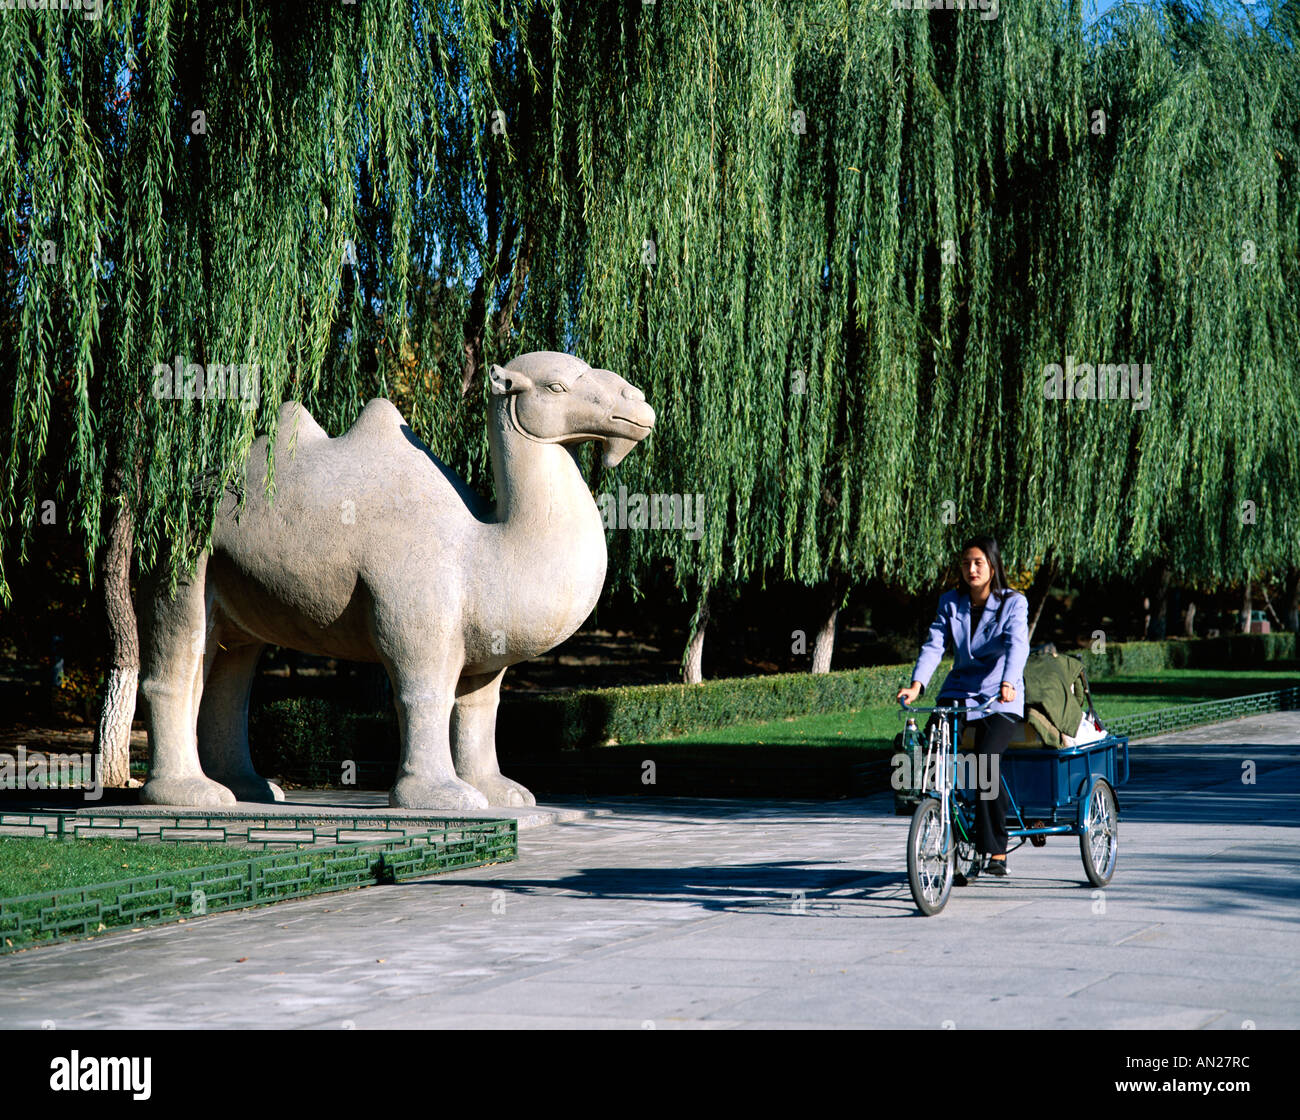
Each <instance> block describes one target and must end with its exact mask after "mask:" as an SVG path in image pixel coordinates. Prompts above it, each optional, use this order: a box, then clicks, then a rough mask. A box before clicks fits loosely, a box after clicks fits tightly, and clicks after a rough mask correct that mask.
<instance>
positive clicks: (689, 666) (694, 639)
mask: <svg viewBox="0 0 1300 1120" xmlns="http://www.w3.org/2000/svg"><path fill="white" fill-rule="evenodd" d="M708 624H709V585H708V584H707V583H705V584H704V586H703V587H702V588H701V589H700V597H699V600H698V602H697V605H696V607H695V615H694V617H692V619H691V628H690V636H689V637H688V638H687V640H686V653H685V654H684V655H683V657H682V681H683V682H684V683H686V684H699V683H700V682H701V681H702V680H704V671H703V667H704V631H705V628H706V627H707V626H708Z"/></svg>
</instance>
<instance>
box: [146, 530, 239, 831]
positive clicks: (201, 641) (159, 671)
mask: <svg viewBox="0 0 1300 1120" xmlns="http://www.w3.org/2000/svg"><path fill="white" fill-rule="evenodd" d="M206 575H207V555H206V554H204V555H203V556H202V557H200V559H199V564H198V568H197V570H196V571H195V573H194V576H193V577H192V578H191V579H188V580H181V581H180V582H179V583H178V584H177V586H176V594H175V595H173V596H170V597H168V596H167V594H166V589H165V587H159V586H156V585H154V584H150V583H146V585H145V586H144V587H142V589H141V590H142V594H141V601H142V605H143V609H142V611H141V615H140V644H141V655H142V657H141V660H142V666H141V667H142V669H143V672H142V674H141V679H140V693H141V695H142V696H143V697H144V699H145V702H146V704H147V707H148V711H147V712H146V726H147V727H148V730H149V754H150V763H149V780H148V781H147V782H145V784H144V788H143V789H141V790H140V801H141V803H142V804H145V805H184V806H192V807H196V808H215V807H217V806H220V805H233V804H234V803H235V795H234V794H233V793H231V791H230V790H228V789H227V788H226V787H225V786H223V785H221V784H220V783H218V782H214V781H212V779H210V778H208V777H206V776H204V773H203V768H202V767H201V766H200V764H199V751H198V739H197V736H196V726H197V715H198V713H197V710H196V709H197V706H198V698H199V696H200V695H201V693H202V689H203V662H204V656H203V654H204V647H205V645H206V643H207V638H208V633H209V630H208V603H207V601H206V595H205V593H204V585H205V581H206Z"/></svg>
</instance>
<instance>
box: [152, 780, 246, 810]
mask: <svg viewBox="0 0 1300 1120" xmlns="http://www.w3.org/2000/svg"><path fill="white" fill-rule="evenodd" d="M234 803H235V795H234V794H233V793H231V792H230V790H228V789H227V788H226V787H225V786H223V785H222V784H221V783H220V782H214V781H212V780H211V779H210V778H205V777H203V776H201V775H199V776H197V777H193V778H150V779H149V780H148V781H147V782H145V784H144V785H143V786H142V787H141V789H140V804H141V805H184V806H186V807H187V808H193V809H218V808H220V807H221V806H222V805H233V804H234Z"/></svg>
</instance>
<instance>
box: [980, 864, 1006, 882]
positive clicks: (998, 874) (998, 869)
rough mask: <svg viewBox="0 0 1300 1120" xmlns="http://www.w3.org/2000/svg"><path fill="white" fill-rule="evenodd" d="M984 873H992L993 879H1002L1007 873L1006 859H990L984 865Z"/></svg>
mask: <svg viewBox="0 0 1300 1120" xmlns="http://www.w3.org/2000/svg"><path fill="white" fill-rule="evenodd" d="M984 874H986V875H992V876H993V878H995V879H1002V878H1005V877H1006V874H1007V861H1006V860H1005V859H990V860H989V861H988V863H987V864H985V865H984Z"/></svg>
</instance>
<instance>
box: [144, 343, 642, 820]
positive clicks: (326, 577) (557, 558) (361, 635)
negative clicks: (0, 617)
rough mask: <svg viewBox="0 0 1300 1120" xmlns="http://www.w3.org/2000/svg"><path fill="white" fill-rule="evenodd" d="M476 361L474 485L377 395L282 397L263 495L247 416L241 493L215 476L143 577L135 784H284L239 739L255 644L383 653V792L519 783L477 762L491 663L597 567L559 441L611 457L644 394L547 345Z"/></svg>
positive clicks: (361, 655) (274, 792)
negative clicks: (146, 759) (332, 429)
mask: <svg viewBox="0 0 1300 1120" xmlns="http://www.w3.org/2000/svg"><path fill="white" fill-rule="evenodd" d="M490 378H491V388H492V396H491V407H490V410H489V412H490V415H489V441H490V447H491V457H492V475H493V480H494V483H495V488H496V496H497V502H496V505H495V506H493V505H489V504H488V503H487V502H486V501H484V500H483V499H482V498H481V497H480V496H479V495H478V494H476V493H474V491H472V490H471V489H470V488H469V487H468V486H467V485H466V484H465V483H464V482H463V481H462V480H461V479H460V478H458V477H457V476H456V475H455V474H453V473H452V471H451V470H450V469H449V468H448V467H447V466H446V465H445V464H443V463H442V462H441V461H439V460H438V459H437V458H436V457H435V456H434V455H433V454H432V452H430V451H429V449H428V448H427V447H425V445H424V444H423V443H421V442H420V440H419V439H417V438H416V436H415V435H414V433H412V431H411V429H410V428H409V427H407V425H406V423H405V421H403V419H402V416H401V414H400V413H399V412H398V411H397V409H396V408H395V407H394V406H393V405H392V404H391V403H390V402H389V401H386V400H372V401H371V402H370V403H369V404H367V405H366V407H365V408H364V409H363V410H362V412H361V415H360V416H359V417H358V418H357V421H356V423H355V424H353V426H352V427H351V429H349V431H348V432H347V433H346V434H345V435H343V436H340V437H338V438H337V439H331V438H329V436H327V435H326V434H325V432H324V430H323V429H322V428H321V427H320V425H318V424H317V423H316V422H315V421H314V420H313V419H312V418H311V416H310V415H308V413H307V411H306V410H305V409H304V408H303V407H302V406H301V405H299V404H296V403H290V404H285V405H284V406H283V407H282V408H281V410H280V419H279V428H278V431H277V435H276V452H275V487H276V492H275V498H274V501H273V503H271V504H268V503H267V500H266V494H265V489H264V484H265V480H266V437H262V438H261V439H259V440H257V441H256V442H255V443H254V444H253V447H252V450H251V451H250V453H249V457H248V461H247V465H246V477H245V486H244V493H245V503H244V508H243V509H242V510H238V509H237V508H236V507H237V501H236V499H235V497H234V496H233V495H232V494H230V493H227V494H226V495H225V497H224V498H223V500H222V503H221V506H220V509H219V511H218V516H217V522H216V527H215V529H214V533H213V539H212V546H211V549H210V550H209V551H208V552H205V553H204V554H203V556H202V557H201V558H200V560H199V563H198V567H197V569H196V570H195V573H194V575H193V576H192V577H191V578H189V579H188V580H186V581H183V582H181V583H180V584H179V585H178V587H177V589H176V593H175V594H174V595H173V596H170V597H169V596H167V595H166V593H165V588H162V589H161V590H159V589H158V588H157V587H156V586H154V585H152V584H146V586H145V587H144V588H143V594H142V596H141V599H142V610H141V619H140V636H141V647H142V648H141V653H142V655H143V656H142V679H141V684H140V692H141V694H142V695H143V697H144V698H145V699H146V700H147V702H148V711H147V713H146V716H147V726H148V731H149V747H150V752H151V756H152V757H151V765H150V777H149V780H148V781H147V782H146V783H145V785H144V788H143V789H142V790H141V793H140V799H141V801H142V802H144V803H147V804H152V805H186V806H219V805H228V804H233V803H234V802H235V801H236V800H240V801H281V800H283V799H284V794H283V792H282V791H281V790H280V788H279V787H278V786H277V785H275V783H273V782H270V781H267V780H266V779H265V778H262V777H260V776H259V775H258V774H257V772H256V771H255V770H254V769H253V766H252V762H251V761H250V759H249V753H248V699H249V693H250V690H251V688H252V684H253V677H254V673H255V671H256V668H257V662H258V657H259V655H260V654H261V652H262V649H263V647H264V646H266V645H267V644H275V645H279V646H285V647H288V648H290V649H297V650H303V651H305V652H308V653H314V654H320V655H323V656H326V657H338V658H344V659H348V660H353V661H370V662H379V663H381V664H382V665H383V666H384V668H385V669H386V670H387V672H388V675H389V678H390V680H391V681H392V685H393V697H394V703H395V705H396V708H397V715H398V723H399V728H400V731H401V761H400V765H399V768H398V775H397V782H396V784H395V785H394V786H393V789H392V791H391V792H390V794H389V804H390V805H393V806H399V807H402V808H418V809H448V810H463V809H477V808H483V807H486V806H488V805H532V804H535V801H534V798H533V795H532V794H531V793H529V792H528V790H526V789H525V788H524V787H523V786H521V785H520V784H519V783H517V782H513V781H511V780H510V779H509V778H507V777H504V776H503V775H502V773H501V771H500V767H499V765H498V763H497V752H496V712H497V702H498V699H499V695H500V688H501V677H502V675H503V674H504V673H505V670H506V668H507V666H510V665H513V664H515V663H516V662H518V661H524V660H527V659H528V658H530V657H536V656H537V655H538V654H540V653H543V652H545V651H546V650H548V649H551V648H552V647H554V646H556V645H558V644H559V643H560V642H562V641H564V639H565V638H567V637H568V636H569V635H570V634H572V633H573V632H574V631H575V630H577V628H578V627H579V626H580V625H582V623H583V621H584V620H585V619H586V618H587V616H588V615H589V614H590V613H591V611H592V608H593V607H595V605H596V601H597V599H598V598H599V596H600V592H601V589H602V587H603V586H604V582H605V565H606V551H605V528H604V523H603V521H602V519H601V516H600V513H599V511H598V510H597V508H596V503H595V501H594V500H593V499H592V495H591V491H590V490H589V489H588V486H587V482H586V481H585V479H584V478H583V476H582V473H581V471H580V470H579V469H578V465H577V462H576V460H575V458H574V455H573V454H572V453H571V452H570V447H571V446H572V445H575V444H578V443H582V442H584V441H586V440H600V441H602V442H603V444H604V455H603V462H604V464H605V465H606V466H607V467H613V466H614V465H616V464H617V463H618V462H619V461H620V460H621V459H622V458H623V457H624V456H625V455H626V454H627V453H628V452H629V451H630V450H631V449H632V448H633V447H634V446H635V445H636V443H637V442H638V441H639V440H642V439H644V438H645V437H646V436H647V435H648V434H649V433H650V430H651V428H652V427H653V425H654V420H655V414H654V410H653V409H652V408H651V407H650V405H648V404H647V403H646V400H645V394H644V393H642V392H641V391H640V390H639V389H637V388H635V387H634V386H632V385H630V384H629V383H628V382H627V381H625V380H623V378H621V377H619V376H618V374H615V373H611V372H610V371H609V370H605V369H593V368H592V367H591V366H589V365H588V364H587V363H586V362H584V361H582V360H580V359H578V358H575V357H572V356H570V355H568V354H561V353H555V352H551V351H540V352H537V353H532V354H524V355H521V356H520V357H517V358H515V359H514V360H513V361H511V362H509V363H508V364H507V365H506V366H505V367H504V368H502V367H500V366H493V367H492V368H491V371H490ZM295 437H296V447H295V446H294V440H295Z"/></svg>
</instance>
